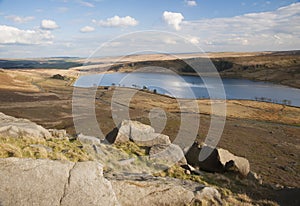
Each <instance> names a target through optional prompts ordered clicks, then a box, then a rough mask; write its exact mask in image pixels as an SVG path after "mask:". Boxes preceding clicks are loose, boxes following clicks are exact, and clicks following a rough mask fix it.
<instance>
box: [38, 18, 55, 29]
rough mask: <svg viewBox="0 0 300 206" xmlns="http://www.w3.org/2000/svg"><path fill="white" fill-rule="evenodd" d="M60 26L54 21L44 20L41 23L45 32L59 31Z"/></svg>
mask: <svg viewBox="0 0 300 206" xmlns="http://www.w3.org/2000/svg"><path fill="white" fill-rule="evenodd" d="M58 27H59V26H58V25H57V24H56V22H55V21H53V20H48V19H44V20H43V21H42V23H41V28H42V29H45V30H53V29H57V28H58Z"/></svg>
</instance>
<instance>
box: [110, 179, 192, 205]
mask: <svg viewBox="0 0 300 206" xmlns="http://www.w3.org/2000/svg"><path fill="white" fill-rule="evenodd" d="M111 183H112V186H113V189H114V191H115V193H116V196H117V198H118V200H119V202H120V204H121V205H122V206H127V205H128V206H135V205H136V206H140V205H151V206H156V205H157V206H160V205H189V203H191V201H192V200H193V198H194V193H193V192H192V191H190V190H188V189H185V188H183V187H182V186H180V185H179V184H173V183H172V182H169V181H167V180H165V181H162V180H161V181H133V180H121V181H116V180H112V181H111Z"/></svg>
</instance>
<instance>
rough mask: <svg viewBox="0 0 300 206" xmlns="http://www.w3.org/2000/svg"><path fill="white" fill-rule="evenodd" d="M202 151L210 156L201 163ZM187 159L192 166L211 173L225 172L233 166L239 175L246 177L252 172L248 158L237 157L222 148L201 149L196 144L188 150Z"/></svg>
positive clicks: (205, 147) (204, 147)
mask: <svg viewBox="0 0 300 206" xmlns="http://www.w3.org/2000/svg"><path fill="white" fill-rule="evenodd" d="M201 150H204V151H205V150H206V151H207V152H210V155H209V156H208V157H207V158H206V159H205V160H203V161H199V154H200V152H201ZM185 157H186V159H187V162H188V163H189V164H190V165H192V166H194V167H199V168H200V169H201V170H205V171H209V172H225V171H226V170H228V169H229V168H231V167H232V166H235V167H236V168H237V170H238V171H239V173H240V174H242V175H243V176H245V177H246V176H247V175H248V173H249V172H250V164H249V161H248V160H247V159H246V158H243V157H238V156H235V155H234V154H232V153H230V152H229V151H228V150H225V149H221V148H211V147H209V146H202V147H199V146H198V144H197V143H195V144H193V145H192V147H191V148H190V149H189V150H188V152H187V153H186V155H185Z"/></svg>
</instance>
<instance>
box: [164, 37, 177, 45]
mask: <svg viewBox="0 0 300 206" xmlns="http://www.w3.org/2000/svg"><path fill="white" fill-rule="evenodd" d="M163 42H164V43H166V44H177V41H176V39H173V38H170V37H167V38H165V39H164V40H163Z"/></svg>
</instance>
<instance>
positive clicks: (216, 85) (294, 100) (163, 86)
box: [74, 72, 300, 107]
mask: <svg viewBox="0 0 300 206" xmlns="http://www.w3.org/2000/svg"><path fill="white" fill-rule="evenodd" d="M222 82H223V85H224V90H225V95H226V99H246V100H257V101H266V102H274V103H278V104H287V105H292V106H297V107H300V89H296V88H291V87H287V86H282V85H276V84H273V83H269V82H256V81H250V80H245V79H229V78H224V79H222ZM205 83H206V84H205ZM95 85H99V86H111V85H115V86H121V87H131V88H139V89H142V88H147V89H148V90H150V91H154V90H155V91H156V92H157V93H160V94H165V95H169V96H173V97H176V98H197V99H201V98H205V99H207V98H209V97H210V96H212V97H213V98H219V99H222V98H224V95H222V90H220V88H222V86H221V85H220V81H218V79H217V78H214V77H202V78H200V77H198V76H179V75H173V74H162V73H137V72H132V73H110V74H96V75H87V76H81V77H80V78H79V79H78V80H77V81H76V83H75V85H74V86H76V87H92V86H95ZM211 92H213V95H212V93H211ZM209 94H211V95H210V96H209ZM223 94H224V93H223Z"/></svg>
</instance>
